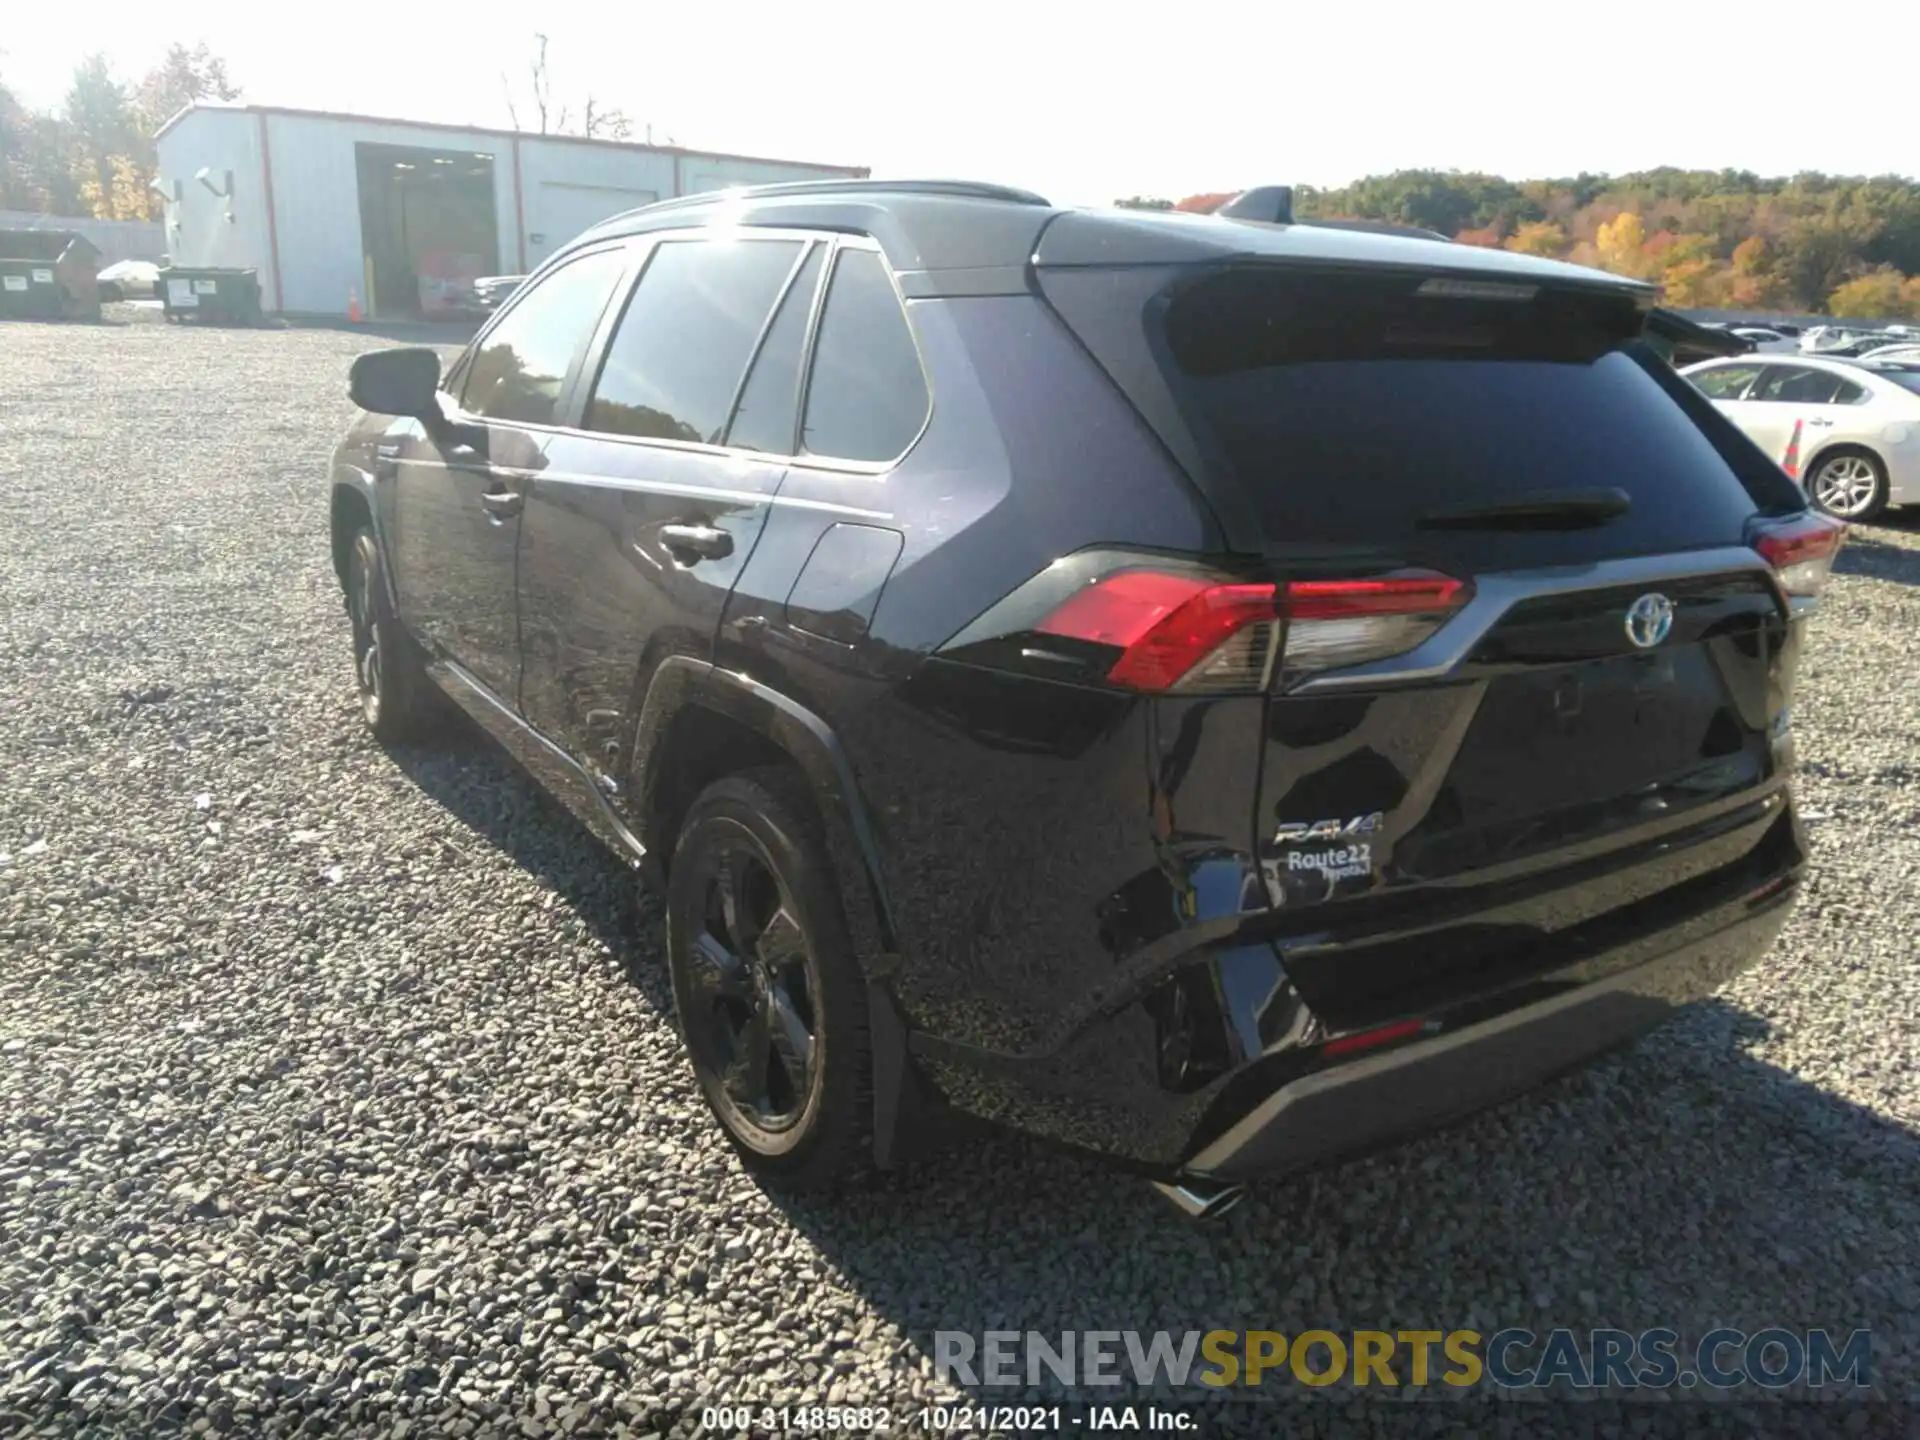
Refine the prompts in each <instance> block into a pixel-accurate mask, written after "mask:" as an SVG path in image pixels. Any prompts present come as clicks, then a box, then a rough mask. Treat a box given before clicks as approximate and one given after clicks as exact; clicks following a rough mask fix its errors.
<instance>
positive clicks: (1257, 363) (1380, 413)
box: [1166, 276, 1755, 564]
mask: <svg viewBox="0 0 1920 1440" xmlns="http://www.w3.org/2000/svg"><path fill="white" fill-rule="evenodd" d="M1417 283H1418V281H1417V279H1416V280H1400V281H1397V282H1393V284H1394V285H1397V287H1398V288H1397V289H1394V288H1391V287H1383V286H1382V285H1381V283H1380V282H1378V281H1345V280H1332V279H1328V280H1323V281H1319V282H1315V281H1310V280H1307V279H1305V278H1304V277H1301V278H1296V277H1283V278H1278V279H1274V278H1267V277H1257V278H1252V279H1249V278H1248V277H1245V276H1239V277H1232V278H1231V279H1230V282H1229V283H1228V284H1226V285H1224V286H1220V287H1217V289H1216V292H1215V293H1213V294H1203V295H1199V296H1195V295H1192V294H1189V295H1188V296H1187V297H1185V298H1183V299H1176V300H1175V302H1174V304H1173V306H1172V308H1171V309H1170V310H1169V312H1168V316H1167V322H1166V334H1167V339H1168V342H1169V348H1170V349H1171V351H1172V358H1173V361H1174V364H1175V366H1176V367H1177V369H1178V371H1179V372H1180V373H1179V383H1178V388H1179V389H1180V390H1181V391H1182V392H1183V394H1184V397H1185V403H1186V406H1187V408H1188V409H1189V413H1190V414H1191V415H1193V416H1194V418H1196V419H1198V420H1199V421H1200V422H1201V423H1200V425H1199V429H1200V430H1201V431H1202V433H1203V435H1208V434H1210V436H1211V439H1212V441H1213V444H1214V448H1215V449H1216V451H1217V456H1218V458H1219V459H1221V460H1223V461H1224V462H1225V464H1226V466H1227V467H1228V468H1229V469H1230V470H1231V471H1232V472H1233V474H1234V476H1235V478H1236V479H1237V480H1238V481H1239V483H1240V484H1241V485H1242V486H1243V487H1244V488H1245V489H1246V490H1247V491H1248V492H1249V493H1250V495H1251V497H1252V499H1253V501H1254V504H1255V507H1256V509H1257V511H1258V512H1259V515H1260V518H1261V519H1262V521H1263V523H1264V526H1265V528H1266V529H1267V531H1268V533H1269V534H1270V535H1271V536H1273V537H1274V538H1275V539H1276V540H1280V541H1286V540H1293V539H1297V540H1300V541H1303V542H1307V543H1312V544H1324V543H1328V542H1332V543H1356V544H1367V545H1379V544H1400V545H1402V546H1404V547H1407V548H1411V549H1416V550H1417V549H1420V548H1443V549H1446V550H1448V551H1450V552H1452V553H1455V554H1458V553H1459V552H1460V551H1462V550H1463V549H1464V550H1467V551H1469V552H1473V553H1474V554H1475V556H1476V558H1478V559H1480V560H1483V561H1484V562H1485V563H1487V564H1494V563H1499V562H1500V561H1501V560H1502V559H1503V558H1507V557H1511V556H1512V553H1513V551H1514V549H1515V547H1516V545H1521V548H1522V549H1523V550H1524V552H1525V553H1524V556H1523V557H1522V559H1523V560H1524V561H1525V562H1531V563H1551V562H1555V561H1563V560H1575V559H1582V558H1587V557H1589V556H1592V555H1596V554H1600V553H1608V554H1628V553H1646V552H1652V551H1659V550H1678V549H1687V548H1696V547H1705V546H1710V545H1729V544H1737V543H1739V540H1740V538H1741V532H1742V527H1743V525H1744V523H1745V521H1746V520H1747V519H1748V518H1749V517H1751V516H1752V514H1753V513H1754V510H1755V502H1754V497H1753V496H1752V495H1751V494H1750V493H1749V492H1748V490H1747V488H1746V487H1745V486H1743V485H1742V483H1741V481H1740V479H1739V478H1738V477H1737V476H1736V474H1735V473H1734V471H1733V470H1732V468H1730V466H1729V464H1728V462H1727V460H1726V459H1724V458H1723V456H1722V453H1721V452H1720V450H1718V449H1717V448H1716V447H1715V445H1714V443H1713V442H1712V441H1710V440H1709V439H1708V438H1707V436H1706V435H1704V434H1703V433H1702V431H1701V429H1700V428H1699V426H1698V425H1697V424H1696V423H1695V422H1694V420H1693V419H1691V418H1689V415H1688V413H1687V412H1686V411H1685V410H1683V409H1681V408H1680V404H1679V403H1676V399H1675V397H1674V396H1673V395H1672V394H1671V393H1670V390H1669V387H1667V386H1666V385H1663V383H1662V381H1661V380H1658V379H1656V378H1655V375H1654V373H1652V372H1651V371H1650V370H1649V369H1648V368H1646V367H1645V366H1643V365H1642V363H1641V362H1640V361H1639V360H1637V359H1636V358H1635V357H1634V356H1633V355H1631V354H1628V353H1626V352H1625V351H1624V350H1623V349H1622V348H1621V347H1622V346H1623V345H1624V344H1625V343H1627V342H1628V340H1630V338H1631V334H1632V331H1633V330H1634V329H1635V328H1637V324H1638V319H1637V315H1624V316H1623V315H1621V314H1618V313H1607V312H1606V311H1605V309H1604V308H1601V309H1598V310H1595V311H1593V312H1592V313H1584V312H1581V311H1579V310H1578V309H1576V308H1573V307H1572V306H1571V303H1569V304H1567V305H1562V306H1560V308H1558V309H1555V308H1553V307H1554V305H1555V304H1557V303H1558V302H1550V301H1549V302H1542V301H1539V300H1536V301H1533V302H1526V301H1515V300H1511V299H1507V300H1485V299H1469V300H1464V301H1462V300H1451V301H1443V300H1438V299H1429V298H1427V297H1422V296H1417V295H1416V294H1414V292H1413V288H1412V287H1413V286H1414V285H1415V284H1417ZM1196 302H1197V303H1196ZM1543 304H1544V305H1545V306H1546V307H1547V308H1545V309H1543V308H1542V306H1543ZM1674 388H1678V387H1674ZM1605 489H1617V490H1621V491H1624V492H1626V495H1627V496H1628V498H1629V500H1630V506H1631V508H1630V509H1629V510H1628V512H1627V513H1626V514H1625V515H1621V516H1618V517H1617V518H1615V519H1613V520H1611V521H1609V522H1608V523H1607V524H1605V525H1604V526H1600V527H1597V528H1596V529H1593V530H1587V531H1578V532H1565V531H1554V532H1537V533H1529V534H1527V535H1525V536H1524V537H1517V536H1515V535H1513V534H1511V533H1508V534H1505V535H1502V536H1499V537H1491V536H1489V537H1477V535H1476V532H1471V531H1469V532H1460V531H1457V530H1454V529H1448V530H1447V533H1446V534H1445V536H1444V537H1438V536H1436V535H1435V533H1434V527H1433V523H1432V522H1433V520H1434V517H1436V516H1439V515H1445V514H1449V513H1454V514H1457V512H1460V511H1462V510H1474V509H1477V508H1479V507H1483V506H1499V505H1508V506H1511V505H1513V504H1515V503H1516V502H1525V503H1529V504H1530V503H1531V502H1533V501H1535V500H1537V499H1542V498H1546V499H1550V498H1551V497H1552V496H1553V495H1554V494H1556V493H1562V494H1564V492H1568V491H1585V492H1593V491H1597V490H1605ZM1523 541H1524V544H1521V542H1523ZM1509 563H1518V562H1513V561H1511V560H1510V561H1509Z"/></svg>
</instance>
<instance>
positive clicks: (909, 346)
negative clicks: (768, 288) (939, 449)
mask: <svg viewBox="0 0 1920 1440" xmlns="http://www.w3.org/2000/svg"><path fill="white" fill-rule="evenodd" d="M926 418H927V381H926V377H925V376H924V375H923V374H922V373H921V371H920V356H919V354H918V352H917V351H915V349H914V348H913V332H912V331H911V330H909V329H908V328H907V317H906V314H905V312H903V311H902V310H901V308H900V300H899V297H898V296H896V295H895V294H894V293H893V281H892V280H891V279H890V278H889V277H888V275H887V270H886V266H885V264H884V263H883V262H882V261H881V259H880V257H879V256H878V255H877V254H875V253H874V252H873V251H871V250H843V251H841V252H840V258H839V259H838V260H837V261H835V262H834V267H833V278H832V279H831V280H829V281H828V282H827V303H826V308H825V309H824V310H823V311H822V312H821V315H820V335H819V338H818V339H817V340H816V341H815V342H814V347H813V374H812V377H811V379H810V380H809V381H808V384H807V420H806V426H805V428H804V429H803V431H802V434H801V447H802V448H803V449H804V450H805V451H806V452H807V453H808V454H809V455H826V456H832V457H833V458H834V459H837V460H892V459H895V458H896V457H898V456H899V455H900V454H901V453H902V452H903V451H905V450H906V448H907V446H908V445H910V444H912V443H913V438H914V436H916V435H918V434H919V433H920V427H921V426H922V425H923V424H924V423H925V422H926Z"/></svg>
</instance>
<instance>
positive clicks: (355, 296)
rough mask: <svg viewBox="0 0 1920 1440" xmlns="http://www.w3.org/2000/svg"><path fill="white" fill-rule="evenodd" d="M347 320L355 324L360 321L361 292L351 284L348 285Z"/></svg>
mask: <svg viewBox="0 0 1920 1440" xmlns="http://www.w3.org/2000/svg"><path fill="white" fill-rule="evenodd" d="M347 320H348V321H349V322H350V323H352V324H354V325H358V324H359V323H360V292H359V291H358V290H357V289H355V288H354V287H353V286H351V285H349V286H348V287H347Z"/></svg>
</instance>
